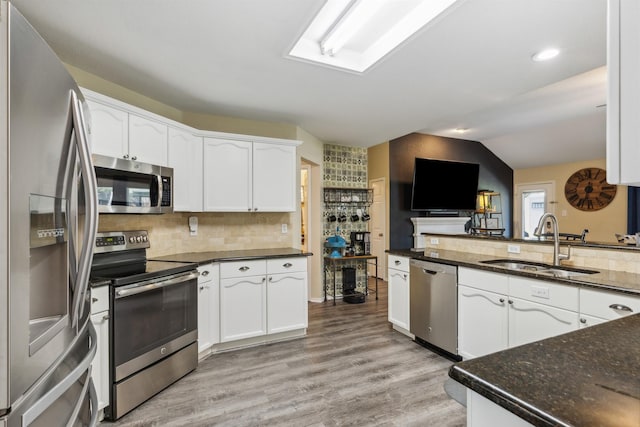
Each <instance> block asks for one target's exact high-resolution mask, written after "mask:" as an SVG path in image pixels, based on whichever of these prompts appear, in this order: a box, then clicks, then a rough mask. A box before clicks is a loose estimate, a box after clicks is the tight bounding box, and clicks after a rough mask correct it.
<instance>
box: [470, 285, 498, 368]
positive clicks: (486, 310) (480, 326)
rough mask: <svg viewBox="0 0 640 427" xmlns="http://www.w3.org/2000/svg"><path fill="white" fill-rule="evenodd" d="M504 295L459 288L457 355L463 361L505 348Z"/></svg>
mask: <svg viewBox="0 0 640 427" xmlns="http://www.w3.org/2000/svg"><path fill="white" fill-rule="evenodd" d="M508 313H509V311H508V310H507V297H506V295H502V294H497V293H494V292H489V291H485V290H481V289H476V288H472V287H469V286H462V285H459V286H458V352H459V354H460V355H461V356H462V357H463V358H464V359H471V358H474V357H479V356H484V355H486V354H489V353H494V352H496V351H500V350H504V349H506V348H507V347H508V344H509V342H508V339H509V332H508V331H509V329H508V328H509V321H508Z"/></svg>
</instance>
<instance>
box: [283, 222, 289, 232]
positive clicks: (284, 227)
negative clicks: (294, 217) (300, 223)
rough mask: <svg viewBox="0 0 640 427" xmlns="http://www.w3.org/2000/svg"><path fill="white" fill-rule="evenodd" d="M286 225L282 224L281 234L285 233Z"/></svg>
mask: <svg viewBox="0 0 640 427" xmlns="http://www.w3.org/2000/svg"><path fill="white" fill-rule="evenodd" d="M287 231H288V227H287V224H282V234H287Z"/></svg>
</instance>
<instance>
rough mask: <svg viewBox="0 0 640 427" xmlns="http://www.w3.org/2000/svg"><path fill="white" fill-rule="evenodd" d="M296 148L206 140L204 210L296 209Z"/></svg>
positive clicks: (261, 210) (269, 143)
mask: <svg viewBox="0 0 640 427" xmlns="http://www.w3.org/2000/svg"><path fill="white" fill-rule="evenodd" d="M296 162H297V159H296V147H295V145H292V144H285V143H282V144H280V143H277V142H273V143H272V142H252V141H247V140H236V139H220V138H208V137H205V138H204V171H203V174H204V210H205V211H220V212H293V211H295V210H296V191H295V190H296V169H297V165H296Z"/></svg>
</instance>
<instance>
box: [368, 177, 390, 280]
mask: <svg viewBox="0 0 640 427" xmlns="http://www.w3.org/2000/svg"><path fill="white" fill-rule="evenodd" d="M369 187H370V188H371V189H372V190H373V203H372V204H371V208H370V212H371V220H370V221H369V232H370V235H369V237H370V238H371V255H375V256H376V257H377V258H378V277H379V278H380V279H382V280H387V256H386V253H385V250H386V239H385V229H386V223H387V210H386V198H387V196H386V180H385V179H384V178H376V179H372V180H370V181H369ZM374 268H375V267H372V266H369V276H371V277H373V276H375V270H374Z"/></svg>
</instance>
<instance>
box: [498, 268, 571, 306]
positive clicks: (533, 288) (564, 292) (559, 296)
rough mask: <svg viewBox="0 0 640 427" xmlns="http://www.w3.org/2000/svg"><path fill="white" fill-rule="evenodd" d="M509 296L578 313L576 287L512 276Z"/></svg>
mask: <svg viewBox="0 0 640 427" xmlns="http://www.w3.org/2000/svg"><path fill="white" fill-rule="evenodd" d="M509 296H513V297H516V298H522V299H523V300H527V301H532V302H537V303H539V304H545V305H550V306H552V307H557V308H562V309H565V310H570V311H575V312H577V311H578V288H577V287H576V286H571V285H561V284H559V283H552V282H545V281H544V280H535V279H527V278H524V277H514V276H511V277H510V279H509Z"/></svg>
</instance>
